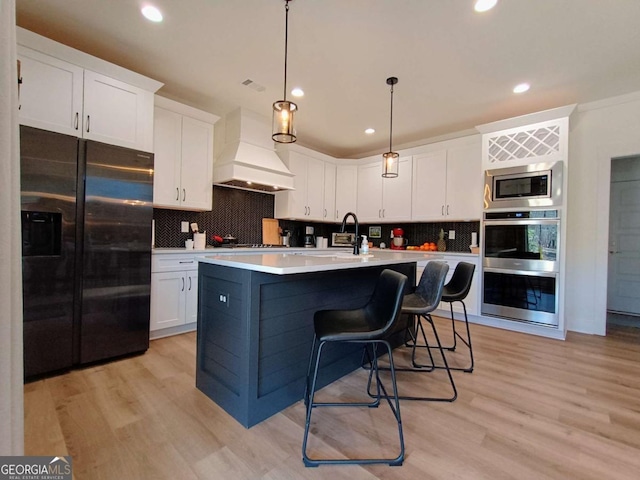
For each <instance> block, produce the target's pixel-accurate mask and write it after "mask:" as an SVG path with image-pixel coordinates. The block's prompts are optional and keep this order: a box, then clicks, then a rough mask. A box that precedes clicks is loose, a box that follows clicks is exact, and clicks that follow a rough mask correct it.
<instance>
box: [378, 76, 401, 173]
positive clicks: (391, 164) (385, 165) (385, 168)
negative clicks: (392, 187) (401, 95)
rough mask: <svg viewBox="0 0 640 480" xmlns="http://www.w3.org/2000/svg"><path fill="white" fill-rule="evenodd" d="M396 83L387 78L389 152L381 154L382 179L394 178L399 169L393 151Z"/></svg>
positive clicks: (397, 156)
mask: <svg viewBox="0 0 640 480" xmlns="http://www.w3.org/2000/svg"><path fill="white" fill-rule="evenodd" d="M396 83H398V79H397V78H396V77H389V78H387V85H389V86H390V87H391V113H390V114H389V151H388V152H387V153H383V154H382V178H395V177H397V176H398V170H399V168H400V162H399V158H400V155H398V154H397V153H396V152H394V151H393V146H392V140H393V86H394V85H395V84H396Z"/></svg>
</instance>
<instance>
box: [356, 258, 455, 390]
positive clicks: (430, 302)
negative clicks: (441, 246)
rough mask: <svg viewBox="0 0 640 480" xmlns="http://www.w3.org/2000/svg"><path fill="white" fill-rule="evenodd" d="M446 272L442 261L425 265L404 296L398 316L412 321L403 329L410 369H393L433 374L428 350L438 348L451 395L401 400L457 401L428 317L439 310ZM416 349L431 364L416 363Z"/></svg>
mask: <svg viewBox="0 0 640 480" xmlns="http://www.w3.org/2000/svg"><path fill="white" fill-rule="evenodd" d="M448 271H449V265H447V264H446V263H444V262H438V261H431V262H429V263H427V265H426V267H425V269H424V271H423V272H422V276H421V277H420V281H419V282H418V286H417V287H416V289H415V292H413V293H411V294H409V295H406V296H405V297H404V299H403V302H402V309H401V313H406V314H409V315H412V316H413V321H412V322H410V323H409V325H408V326H406V325H405V328H407V330H408V332H409V336H410V340H408V342H407V343H406V344H407V345H408V346H409V347H410V348H411V349H412V351H411V363H412V366H411V367H398V368H396V369H395V370H396V371H403V372H414V373H429V372H433V370H434V368H438V367H436V365H435V362H434V358H433V355H432V354H431V349H432V348H434V349H438V350H439V351H440V355H441V356H442V361H443V362H444V367H442V368H444V369H446V371H447V377H448V379H449V384H450V385H451V390H452V394H451V396H446V397H431V396H408V395H400V396H399V398H400V399H401V400H423V401H432V402H453V401H454V400H455V399H456V398H458V390H457V388H456V384H455V382H454V381H453V376H452V375H451V370H450V369H449V364H448V362H447V357H446V356H445V353H444V347H443V346H442V344H441V343H440V337H439V336H438V331H437V330H436V326H435V324H434V323H433V318H431V312H433V311H434V310H435V309H436V308H438V304H439V303H440V299H441V297H442V291H443V289H444V282H445V280H446V277H447V272H448ZM423 320H424V321H425V322H427V323H429V325H431V330H432V331H433V335H434V337H435V340H436V345H435V346H430V345H429V342H428V341H427V336H426V334H425V331H424V326H423ZM391 333H394V332H391ZM419 334H421V335H420V336H421V337H422V339H423V341H424V345H418V335H419ZM418 348H421V349H422V348H424V351H426V352H427V354H428V355H429V360H430V362H431V363H430V364H420V363H418V362H417V360H416V352H417V349H418ZM389 358H390V360H391V355H389ZM370 361H371V359H370V358H368V359H367V362H370ZM370 383H371V382H370ZM367 391H368V392H369V395H371V396H373V394H372V393H371V389H370V384H369V386H368V387H367Z"/></svg>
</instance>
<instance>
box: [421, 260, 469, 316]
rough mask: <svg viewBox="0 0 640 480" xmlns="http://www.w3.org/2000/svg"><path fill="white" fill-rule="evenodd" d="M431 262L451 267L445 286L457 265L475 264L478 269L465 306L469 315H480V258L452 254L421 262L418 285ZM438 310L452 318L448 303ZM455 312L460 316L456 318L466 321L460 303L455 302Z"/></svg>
mask: <svg viewBox="0 0 640 480" xmlns="http://www.w3.org/2000/svg"><path fill="white" fill-rule="evenodd" d="M431 260H437V261H440V262H445V263H447V264H448V265H449V271H448V272H447V278H446V280H445V284H447V283H448V282H449V280H451V277H452V276H453V271H454V270H455V269H456V265H458V263H460V262H467V263H473V264H474V265H475V266H476V269H475V271H474V272H473V281H472V282H471V289H470V290H469V294H468V295H467V298H466V299H465V300H464V304H465V306H466V307H467V314H468V315H479V314H480V307H479V304H478V299H479V298H480V281H479V278H480V277H479V275H480V268H479V262H480V260H479V257H472V256H469V255H455V254H451V255H441V254H440V255H438V254H434V255H433V256H432V257H431V258H429V259H427V260H419V261H418V262H417V266H416V267H417V268H416V285H417V284H418V282H419V281H420V276H421V275H422V271H423V270H424V267H425V266H426V265H427V263H429V262H430V261H431ZM437 310H440V312H439V313H440V315H442V316H445V317H448V318H449V317H450V316H451V312H450V309H449V304H448V303H445V302H440V305H438V309H437ZM453 311H454V313H455V314H459V315H455V317H456V318H458V319H464V311H463V309H462V305H461V304H460V302H454V304H453Z"/></svg>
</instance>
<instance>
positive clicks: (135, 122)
mask: <svg viewBox="0 0 640 480" xmlns="http://www.w3.org/2000/svg"><path fill="white" fill-rule="evenodd" d="M82 136H83V137H84V138H88V139H90V140H96V141H98V142H104V143H109V144H111V145H120V146H121V147H127V148H133V149H136V150H143V151H147V152H151V151H153V94H152V93H150V92H147V91H145V90H142V89H141V88H137V87H134V86H132V85H128V84H126V83H124V82H121V81H119V80H115V79H113V78H110V77H107V76H105V75H101V74H99V73H95V72H92V71H90V70H85V71H84V122H83V133H82Z"/></svg>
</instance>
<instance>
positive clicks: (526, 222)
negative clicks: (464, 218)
mask: <svg viewBox="0 0 640 480" xmlns="http://www.w3.org/2000/svg"><path fill="white" fill-rule="evenodd" d="M493 225H496V226H502V225H560V219H559V218H540V219H531V218H528V219H521V220H485V221H484V226H485V227H490V226H493Z"/></svg>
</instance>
